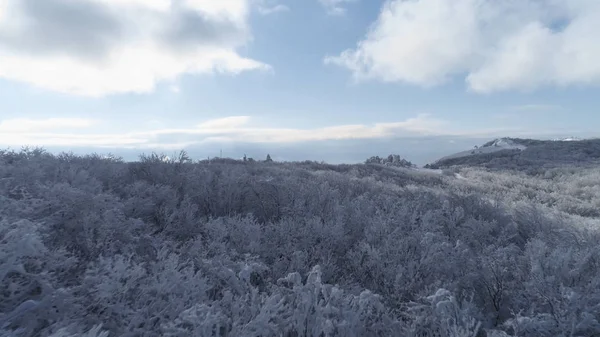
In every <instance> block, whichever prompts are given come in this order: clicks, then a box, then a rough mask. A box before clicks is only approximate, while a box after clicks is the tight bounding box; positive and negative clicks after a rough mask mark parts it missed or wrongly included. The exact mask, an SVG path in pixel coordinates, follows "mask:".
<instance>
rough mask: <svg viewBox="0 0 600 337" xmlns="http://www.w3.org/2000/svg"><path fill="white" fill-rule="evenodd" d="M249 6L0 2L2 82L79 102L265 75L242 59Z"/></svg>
mask: <svg viewBox="0 0 600 337" xmlns="http://www.w3.org/2000/svg"><path fill="white" fill-rule="evenodd" d="M250 1H251V0H220V1H214V0H180V1H179V0H79V1H70V0H44V1H43V2H39V1H38V0H20V1H12V0H0V77H2V78H6V79H9V80H16V81H21V82H26V83H30V84H33V85H36V86H39V87H42V88H46V89H50V90H55V91H59V92H64V93H70V94H78V95H85V96H103V95H107V94H114V93H128V92H136V93H143V92H150V91H152V90H154V88H155V85H156V84H157V83H158V82H160V81H173V80H175V79H176V78H177V77H178V76H180V75H182V74H186V73H194V74H198V73H210V72H226V73H234V74H237V73H240V72H242V71H247V70H253V69H268V68H269V67H268V65H265V64H263V63H261V62H259V61H256V60H252V59H249V58H245V57H243V56H240V55H239V54H238V52H237V49H238V48H240V47H242V46H244V45H245V44H246V43H248V42H249V41H250V39H251V34H250V28H249V23H248V16H249V6H250V4H249V3H250Z"/></svg>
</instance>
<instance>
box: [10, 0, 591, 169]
mask: <svg viewBox="0 0 600 337" xmlns="http://www.w3.org/2000/svg"><path fill="white" fill-rule="evenodd" d="M598 33H600V3H598V1H595V0H569V1H567V0H523V1H519V2H515V1H492V0H456V1H447V0H410V1H400V0H393V1H382V0H368V1H367V0H279V1H277V0H272V1H271V0H222V1H214V0H145V1H141V0H119V1H117V0H79V1H74V0H47V1H44V2H43V4H42V3H41V2H39V0H21V1H19V2H16V1H14V0H0V146H2V147H13V148H18V147H20V146H22V145H41V146H44V147H46V148H48V149H50V150H53V151H63V150H65V151H74V152H76V153H83V152H92V151H94V152H100V153H105V152H112V153H116V154H120V155H123V156H125V157H126V158H135V156H136V155H137V154H139V153H141V152H150V151H158V152H165V153H172V152H173V151H175V150H178V149H182V148H185V149H187V150H188V151H189V152H190V153H191V154H192V156H194V157H196V158H204V157H207V156H215V155H218V153H219V150H221V149H223V153H224V155H226V156H230V157H241V156H242V155H243V154H244V153H246V154H248V155H249V156H254V157H263V156H265V155H266V153H271V155H272V156H273V158H275V159H280V160H300V159H314V160H325V161H329V162H359V161H362V160H364V159H365V158H366V156H370V155H387V154H389V153H398V154H400V155H402V156H404V157H407V159H409V160H413V161H415V162H417V163H420V164H424V163H426V162H428V161H431V160H434V159H436V158H438V157H440V156H443V155H445V154H448V152H450V153H452V152H456V151H460V150H463V149H465V148H470V147H472V146H473V145H475V144H478V143H481V142H483V141H487V140H489V139H492V138H496V137H500V136H519V137H537V138H553V137H562V136H572V135H574V136H579V137H597V136H598V131H597V130H598V126H600V115H599V114H597V113H596V111H595V108H596V106H598V103H599V102H600V95H598V94H597V93H598V83H599V82H600V64H599V63H598V62H597V60H598V59H600V38H598V36H600V34H598Z"/></svg>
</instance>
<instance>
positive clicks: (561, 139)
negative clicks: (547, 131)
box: [553, 137, 581, 142]
mask: <svg viewBox="0 0 600 337" xmlns="http://www.w3.org/2000/svg"><path fill="white" fill-rule="evenodd" d="M553 140H554V141H555V142H578V141H581V139H580V138H577V137H567V138H557V139H553Z"/></svg>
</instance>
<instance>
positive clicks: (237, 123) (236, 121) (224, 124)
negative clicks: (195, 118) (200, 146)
mask: <svg viewBox="0 0 600 337" xmlns="http://www.w3.org/2000/svg"><path fill="white" fill-rule="evenodd" d="M249 120H250V117H249V116H231V117H225V118H219V119H212V120H209V121H206V122H203V123H200V124H198V126H197V127H198V129H200V130H211V129H218V130H221V129H234V128H238V127H241V126H243V125H245V124H247V123H248V121H249Z"/></svg>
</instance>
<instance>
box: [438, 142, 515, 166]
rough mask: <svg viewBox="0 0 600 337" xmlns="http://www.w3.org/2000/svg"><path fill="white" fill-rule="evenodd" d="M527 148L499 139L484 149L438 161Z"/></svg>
mask: <svg viewBox="0 0 600 337" xmlns="http://www.w3.org/2000/svg"><path fill="white" fill-rule="evenodd" d="M526 148H527V146H525V145H521V144H517V143H515V142H514V141H513V140H512V139H509V138H498V139H496V140H494V141H491V142H489V143H486V144H485V145H483V146H482V147H478V148H474V149H472V150H468V151H462V152H459V153H455V154H453V155H450V156H446V157H443V158H441V159H440V160H438V161H442V160H447V159H455V158H461V157H468V156H474V155H478V154H484V153H493V152H498V151H502V150H525V149H526Z"/></svg>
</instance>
